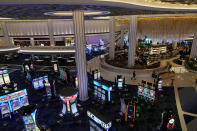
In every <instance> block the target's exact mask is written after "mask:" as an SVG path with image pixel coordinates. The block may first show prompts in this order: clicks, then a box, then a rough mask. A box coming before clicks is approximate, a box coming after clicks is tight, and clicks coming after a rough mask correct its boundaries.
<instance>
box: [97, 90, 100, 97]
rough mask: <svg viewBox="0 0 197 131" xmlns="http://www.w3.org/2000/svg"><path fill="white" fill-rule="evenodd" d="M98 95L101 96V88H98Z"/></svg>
mask: <svg viewBox="0 0 197 131" xmlns="http://www.w3.org/2000/svg"><path fill="white" fill-rule="evenodd" d="M97 93H98V97H101V88H98V92H97Z"/></svg>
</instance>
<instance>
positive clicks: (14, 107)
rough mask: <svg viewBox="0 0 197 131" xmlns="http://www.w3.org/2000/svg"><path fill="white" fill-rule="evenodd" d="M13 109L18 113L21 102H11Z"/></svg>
mask: <svg viewBox="0 0 197 131" xmlns="http://www.w3.org/2000/svg"><path fill="white" fill-rule="evenodd" d="M11 105H12V109H13V111H16V110H18V109H19V108H20V103H19V100H13V101H11Z"/></svg>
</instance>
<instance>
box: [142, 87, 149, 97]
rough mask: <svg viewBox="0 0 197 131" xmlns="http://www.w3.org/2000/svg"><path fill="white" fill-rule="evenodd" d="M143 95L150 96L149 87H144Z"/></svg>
mask: <svg viewBox="0 0 197 131" xmlns="http://www.w3.org/2000/svg"><path fill="white" fill-rule="evenodd" d="M143 96H145V97H148V89H147V88H145V89H144V92H143Z"/></svg>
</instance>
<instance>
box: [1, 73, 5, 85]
mask: <svg viewBox="0 0 197 131" xmlns="http://www.w3.org/2000/svg"><path fill="white" fill-rule="evenodd" d="M3 84H4V81H3V76H2V75H0V85H3Z"/></svg>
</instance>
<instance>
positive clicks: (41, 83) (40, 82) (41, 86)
mask: <svg viewBox="0 0 197 131" xmlns="http://www.w3.org/2000/svg"><path fill="white" fill-rule="evenodd" d="M39 87H40V88H43V87H44V84H43V77H39Z"/></svg>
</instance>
